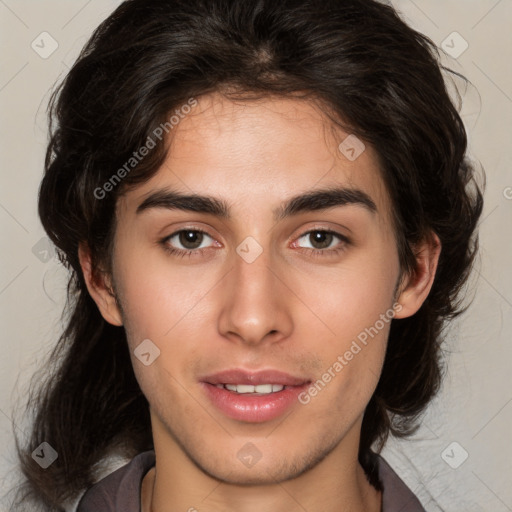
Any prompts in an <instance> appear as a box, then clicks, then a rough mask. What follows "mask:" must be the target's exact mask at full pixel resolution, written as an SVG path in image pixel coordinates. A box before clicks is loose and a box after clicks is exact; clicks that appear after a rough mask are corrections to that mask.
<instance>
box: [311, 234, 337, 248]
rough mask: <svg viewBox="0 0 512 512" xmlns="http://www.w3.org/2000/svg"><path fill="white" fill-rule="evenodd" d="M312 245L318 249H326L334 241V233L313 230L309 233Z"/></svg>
mask: <svg viewBox="0 0 512 512" xmlns="http://www.w3.org/2000/svg"><path fill="white" fill-rule="evenodd" d="M309 237H310V241H311V245H312V246H313V247H315V248H316V249H325V248H326V247H329V245H331V243H332V233H326V232H325V231H313V232H311V233H310V235H309Z"/></svg>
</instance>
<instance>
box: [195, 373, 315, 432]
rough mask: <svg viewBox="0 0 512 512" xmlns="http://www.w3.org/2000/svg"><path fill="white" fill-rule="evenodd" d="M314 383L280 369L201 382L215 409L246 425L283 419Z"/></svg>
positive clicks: (222, 374) (207, 377) (223, 374)
mask: <svg viewBox="0 0 512 512" xmlns="http://www.w3.org/2000/svg"><path fill="white" fill-rule="evenodd" d="M310 383H311V380H310V379H307V378H302V377H295V376H292V375H289V374H287V373H283V372H280V371H277V370H264V371H259V372H248V371H245V370H240V369H235V370H227V371H223V372H219V373H216V374H214V375H210V376H206V377H204V378H202V379H201V380H200V384H201V385H202V387H203V390H204V392H205V394H206V396H207V398H208V399H209V401H210V402H211V403H212V405H213V406H214V408H215V409H217V410H218V411H219V412H220V413H222V414H223V415H225V416H227V417H229V418H231V419H235V420H238V421H242V422H246V423H263V422H266V421H271V420H273V419H276V418H278V417H280V416H282V415H283V414H284V413H285V412H287V411H288V410H289V409H291V408H292V407H293V406H294V404H296V402H298V395H299V394H300V393H301V392H302V391H303V390H304V389H305V388H306V387H307V386H308V385H309V384H310Z"/></svg>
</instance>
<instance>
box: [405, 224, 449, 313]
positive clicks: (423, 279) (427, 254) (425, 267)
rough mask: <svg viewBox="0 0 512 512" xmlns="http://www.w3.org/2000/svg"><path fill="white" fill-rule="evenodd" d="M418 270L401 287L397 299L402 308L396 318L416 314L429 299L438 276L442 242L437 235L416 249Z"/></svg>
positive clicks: (433, 234)
mask: <svg viewBox="0 0 512 512" xmlns="http://www.w3.org/2000/svg"><path fill="white" fill-rule="evenodd" d="M414 254H415V257H416V268H415V269H414V270H413V271H412V273H411V274H410V275H407V276H406V277H405V278H404V279H403V281H402V283H401V284H400V287H399V290H400V292H399V295H398V297H397V299H396V302H398V303H399V304H400V305H401V306H402V308H401V309H400V310H399V311H397V312H396V314H395V318H407V317H409V316H412V315H414V313H416V312H417V311H418V310H419V309H420V307H421V305H422V304H423V302H424V301H425V299H426V298H427V296H428V294H429V293H430V290H431V288H432V284H433V283H434V277H435V275H436V270H437V264H438V262H439V255H440V254H441V241H440V240H439V237H438V236H437V235H436V234H435V233H431V235H430V236H429V237H428V238H427V239H425V240H424V241H423V242H422V243H421V244H419V245H417V246H416V247H415V248H414Z"/></svg>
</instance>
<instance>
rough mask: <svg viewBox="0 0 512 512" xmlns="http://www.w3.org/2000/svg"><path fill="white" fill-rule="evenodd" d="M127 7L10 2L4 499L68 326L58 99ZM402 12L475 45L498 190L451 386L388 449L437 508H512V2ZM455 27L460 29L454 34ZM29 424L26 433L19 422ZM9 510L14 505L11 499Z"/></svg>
mask: <svg viewBox="0 0 512 512" xmlns="http://www.w3.org/2000/svg"><path fill="white" fill-rule="evenodd" d="M117 3H118V2H116V1H114V0H108V1H105V0H101V1H100V0H89V1H80V2H75V1H73V2H72V1H64V0H60V1H57V0H52V1H45V2H42V1H35V0H34V1H27V0H25V1H22V0H0V20H1V22H0V23H1V26H0V34H1V35H0V38H1V62H2V64H1V68H0V104H1V112H2V120H1V123H0V126H1V130H2V132H1V136H0V144H1V151H0V159H1V170H2V172H1V174H0V228H1V230H2V236H1V238H0V247H1V254H2V263H1V266H0V323H1V333H2V340H1V343H2V345H1V347H2V356H1V358H0V376H1V377H0V378H1V382H2V386H1V388H0V446H1V447H2V449H1V450H0V493H1V494H0V496H1V495H4V492H3V491H4V489H7V488H8V486H9V484H12V483H13V482H14V481H15V479H16V475H15V473H14V472H13V471H12V469H13V468H14V467H15V456H14V452H13V443H12V433H11V420H12V418H13V413H14V406H15V405H16V404H17V403H19V396H20V395H22V394H23V390H24V389H25V388H26V385H27V382H28V379H29V377H30V375H31V374H32V372H33V371H34V370H35V369H36V368H38V366H39V365H40V364H41V362H42V361H43V358H44V355H45V354H46V353H47V351H48V350H49V348H50V347H51V346H52V344H53V343H54V342H55V340H56V338H57V334H58V333H59V331H60V323H59V316H60V311H61V309H62V304H63V298H64V288H65V283H66V279H65V273H64V272H63V271H62V269H60V267H59V264H58V263H57V261H56V260H55V259H54V258H50V259H49V261H47V262H46V263H45V262H44V261H42V260H41V258H42V259H43V260H44V256H45V254H44V252H41V246H39V245H36V244H38V243H43V244H44V241H43V242H40V240H41V239H42V238H44V232H43V231H42V228H41V226H40V224H39V221H38V218H37V212H36V197H37V190H38V185H39V181H40V178H41V173H42V161H43V154H44V149H45V144H46V136H47V133H46V124H45V123H46V121H45V106H46V102H47V100H48V95H49V93H48V91H49V90H50V88H51V87H52V86H53V85H54V83H55V82H56V81H57V80H58V79H59V78H60V77H62V76H63V74H65V73H66V71H67V69H68V67H69V66H70V65H71V63H72V62H73V60H74V58H75V57H76V55H77V53H78V51H79V49H80V48H81V46H82V45H83V44H84V42H85V41H86V39H87V37H88V36H89V35H90V33H91V31H92V29H93V28H94V27H95V26H96V25H97V24H98V23H99V22H100V21H101V20H102V19H104V18H105V17H106V16H107V15H108V13H109V12H110V11H111V10H112V9H113V8H114V6H115V5H117ZM393 4H394V5H395V6H396V7H397V8H398V9H399V11H400V12H401V13H402V15H403V17H404V19H405V20H406V21H407V22H408V23H409V24H411V25H412V26H413V27H414V28H416V29H418V30H420V31H421V32H423V33H425V34H427V35H428V36H429V37H430V38H431V39H432V40H433V41H434V42H435V43H436V44H437V45H438V46H440V47H441V46H442V44H443V41H445V40H446V41H447V43H445V45H446V44H448V45H449V46H450V47H453V48H451V49H449V47H447V46H445V48H446V49H447V50H449V51H450V52H451V53H452V54H453V53H454V52H455V51H460V50H462V49H463V48H464V46H465V43H464V41H466V42H467V44H468V48H467V49H466V50H465V51H464V52H463V53H462V54H461V55H460V56H458V57H457V58H453V57H446V59H445V63H446V64H447V65H448V66H450V67H452V68H454V69H456V70H457V71H460V72H461V73H463V74H464V75H465V76H467V77H468V78H469V79H470V80H471V82H472V84H473V86H471V87H470V88H469V89H467V91H466V93H465V96H464V107H463V110H462V114H463V118H464V121H465V123H466V126H467V128H468V129H469V131H470V135H469V138H470V143H471V147H470V149H471V155H472V158H474V159H475V160H477V161H479V162H481V164H482V165H483V167H484V168H485V171H486V174H487V190H486V194H485V199H486V204H485V211H484V215H483V218H482V222H481V231H480V232H481V245H482V250H481V257H480V262H479V265H478V268H477V271H476V272H475V274H474V279H473V282H472V283H473V288H472V292H473V293H474V294H475V300H474V303H473V305H472V306H471V308H470V309H469V311H468V312H467V314H465V315H464V317H462V318H461V320H460V321H458V322H457V324H455V325H454V326H453V328H452V329H451V331H450V336H449V341H448V343H447V345H446V351H447V353H446V357H447V359H448V363H449V369H448V372H447V376H446V379H445V383H444V387H443V390H442V392H441V394H440V395H439V397H438V398H437V399H436V400H435V401H434V402H433V404H432V406H431V407H430V408H429V411H428V414H427V416H426V417H425V418H424V420H423V422H422V427H421V428H420V430H419V431H418V433H417V434H416V435H415V436H414V437H413V438H412V439H411V440H409V441H405V442H396V441H392V442H390V443H388V446H387V447H386V449H385V452H384V454H385V457H386V458H387V459H388V461H389V462H390V463H391V465H393V466H394V467H395V468H396V470H397V472H398V473H399V474H400V475H401V476H402V478H403V479H404V480H405V481H406V482H407V483H408V485H409V486H410V487H411V488H412V490H413V491H415V492H416V493H417V495H418V496H419V497H420V499H421V501H422V502H423V505H424V506H425V508H426V510H427V511H428V512H430V511H438V510H445V511H447V512H461V511H464V512H505V511H512V486H511V485H510V482H511V481H512V462H511V461H512V443H511V435H510V433H511V431H512V385H511V379H510V373H511V362H512V343H511V337H512V336H511V335H512V272H511V270H510V262H511V261H512V171H511V167H512V155H511V151H512V149H511V148H512V144H511V142H512V136H511V133H512V67H511V65H510V62H511V58H512V30H511V28H512V1H511V0H449V1H448V0H443V1H438V0H414V1H413V0H394V1H393ZM454 31H455V32H457V33H458V35H457V34H455V35H451V34H452V33H453V32H454ZM42 32H48V33H49V34H50V35H51V37H52V38H54V39H55V41H56V42H57V44H58V48H57V49H56V50H55V51H54V53H52V54H51V55H50V56H48V57H47V58H46V59H43V58H42V57H41V56H40V55H39V54H38V53H36V51H34V50H33V49H32V47H31V43H32V41H34V40H36V43H37V41H40V40H41V37H44V38H46V39H45V45H44V48H40V49H39V51H40V52H43V51H47V52H48V51H49V50H51V48H52V47H51V44H52V41H51V40H50V39H49V38H48V36H39V35H40V34H41V33H42ZM448 36H449V37H448ZM447 37H448V39H447ZM53 44H54V43H53ZM39 45H40V46H41V43H39ZM34 246H35V247H36V249H34ZM38 249H39V251H38ZM43 249H44V248H43ZM34 252H35V253H37V254H34ZM16 428H18V429H20V430H21V431H22V430H23V429H24V428H26V426H25V425H23V423H22V422H20V421H17V423H16ZM454 442H455V443H457V444H456V445H453V444H452V443H454ZM464 452H467V453H468V458H467V459H466V460H465V461H464V462H463V463H462V464H460V466H459V467H458V468H456V469H453V468H452V467H450V465H449V464H447V462H445V460H447V461H449V462H450V463H451V464H452V465H456V463H457V462H460V461H461V460H462V456H463V455H464ZM0 510H8V504H7V500H6V499H4V500H3V501H0ZM312 512H313V511H312ZM315 512H316V511H315Z"/></svg>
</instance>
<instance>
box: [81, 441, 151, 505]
mask: <svg viewBox="0 0 512 512" xmlns="http://www.w3.org/2000/svg"><path fill="white" fill-rule="evenodd" d="M154 465H155V453H154V452H153V451H148V452H144V453H140V454H139V455H137V456H136V457H134V458H133V459H132V460H131V462H129V463H128V464H126V465H125V466H123V467H121V468H119V469H118V470H117V471H114V472H113V473H111V474H110V475H108V476H106V477H105V478H103V479H102V480H100V481H99V482H98V483H97V484H95V485H93V486H92V487H91V488H90V489H89V490H87V491H86V493H85V494H84V495H83V496H82V498H81V500H80V501H79V503H78V508H77V511H76V512H117V511H123V512H139V510H140V488H141V484H142V479H143V478H144V475H145V474H146V473H147V472H148V471H149V470H150V469H151V468H152V467H153V466H154Z"/></svg>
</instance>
